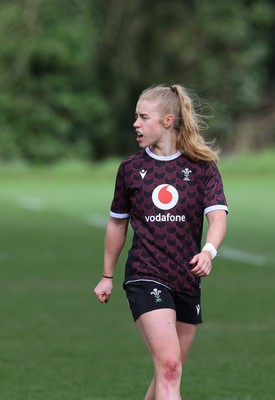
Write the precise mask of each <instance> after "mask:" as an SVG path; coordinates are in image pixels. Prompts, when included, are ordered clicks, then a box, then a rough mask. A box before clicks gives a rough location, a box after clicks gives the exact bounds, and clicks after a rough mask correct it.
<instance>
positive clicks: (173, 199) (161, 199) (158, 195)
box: [152, 183, 179, 210]
mask: <svg viewBox="0 0 275 400" xmlns="http://www.w3.org/2000/svg"><path fill="white" fill-rule="evenodd" d="M152 200H153V203H154V204H155V206H156V207H158V208H159V209H160V210H170V209H171V208H173V207H175V205H176V204H177V202H178V200H179V194H178V191H177V189H175V188H174V186H171V185H168V184H166V183H165V184H163V185H159V186H157V187H156V188H155V189H154V191H153V193H152Z"/></svg>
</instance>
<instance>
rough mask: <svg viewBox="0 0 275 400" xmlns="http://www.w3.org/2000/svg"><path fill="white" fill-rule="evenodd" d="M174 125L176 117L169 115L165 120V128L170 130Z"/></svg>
mask: <svg viewBox="0 0 275 400" xmlns="http://www.w3.org/2000/svg"><path fill="white" fill-rule="evenodd" d="M173 124H174V115H173V114H168V115H166V117H165V118H164V122H163V126H164V128H166V129H168V128H170V127H171V126H172V125H173Z"/></svg>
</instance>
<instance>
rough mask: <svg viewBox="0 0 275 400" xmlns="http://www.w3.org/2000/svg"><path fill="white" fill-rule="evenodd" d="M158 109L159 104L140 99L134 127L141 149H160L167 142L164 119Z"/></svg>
mask: <svg viewBox="0 0 275 400" xmlns="http://www.w3.org/2000/svg"><path fill="white" fill-rule="evenodd" d="M158 108H159V107H158V103H157V102H155V101H149V100H142V99H140V100H139V101H138V103H137V107H136V120H135V123H134V125H133V126H134V128H135V131H136V134H137V142H138V144H139V146H140V147H141V148H145V147H149V146H153V147H154V146H155V147H159V145H161V143H162V142H164V141H166V140H167V134H166V129H165V127H164V118H163V116H161V114H160V113H159V111H158Z"/></svg>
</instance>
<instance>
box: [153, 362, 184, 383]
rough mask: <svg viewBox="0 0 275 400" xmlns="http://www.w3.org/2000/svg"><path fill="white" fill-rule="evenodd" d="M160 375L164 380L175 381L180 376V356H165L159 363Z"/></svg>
mask: <svg viewBox="0 0 275 400" xmlns="http://www.w3.org/2000/svg"><path fill="white" fill-rule="evenodd" d="M159 370H160V373H161V375H162V376H163V378H164V379H165V380H166V381H169V382H172V381H177V380H179V379H180V378H181V372H182V366H181V361H180V357H171V356H170V357H169V356H168V357H166V358H164V359H162V360H161V363H160V365H159Z"/></svg>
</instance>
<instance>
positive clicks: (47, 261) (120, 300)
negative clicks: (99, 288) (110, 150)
mask: <svg viewBox="0 0 275 400" xmlns="http://www.w3.org/2000/svg"><path fill="white" fill-rule="evenodd" d="M117 165H118V163H117V162H116V161H113V162H109V163H105V164H102V165H100V164H99V165H96V166H92V167H88V166H81V165H78V164H69V165H65V164H64V165H62V166H58V167H55V168H51V169H49V168H39V169H32V168H27V167H22V166H16V165H13V166H9V167H7V166H6V167H4V166H2V167H0V223H1V225H0V233H1V236H0V263H1V269H0V285H1V307H0V317H1V329H0V346H1V348H0V399H1V400H65V399H66V400H103V399H104V400H123V399H125V400H126V399H127V400H141V399H142V398H143V395H144V392H145V390H146V387H147V385H148V384H149V381H150V379H151V374H152V366H151V362H150V359H149V357H148V355H147V352H146V350H145V348H144V346H143V343H142V341H141V339H140V338H139V335H138V333H137V331H136V328H135V325H134V323H133V322H132V319H131V316H130V313H129V310H128V305H127V302H126V300H125V296H124V292H123V289H122V287H121V283H122V279H123V268H124V261H125V257H126V250H125V251H124V253H123V254H122V257H121V259H120V262H119V265H118V266H117V271H116V276H115V280H114V283H115V289H114V293H113V296H112V299H111V301H110V303H108V305H106V304H104V305H101V304H99V303H98V302H97V301H96V299H95V297H94V296H93V295H92V289H93V287H94V286H95V285H96V283H97V281H98V280H99V278H100V276H101V270H102V253H103V237H104V226H105V221H106V217H107V215H108V212H109V204H110V201H111V198H112V192H113V184H114V182H113V181H114V177H115V172H116V167H117ZM220 170H221V171H222V174H223V179H224V186H225V191H226V195H227V198H228V202H229V207H230V215H229V218H228V235H227V238H226V240H225V242H224V245H223V247H222V249H221V251H220V256H219V257H218V258H217V259H216V260H215V262H214V269H213V272H212V275H211V276H210V277H209V278H207V279H206V280H204V281H203V312H204V321H205V322H204V324H203V325H202V326H201V327H200V328H199V331H198V335H197V338H196V341H195V343H194V345H193V348H192V350H191V353H190V357H189V360H188V362H187V365H186V368H185V371H184V378H183V383H182V393H183V399H184V400H274V398H275V381H274V372H275V339H274V338H275V313H274V305H275V290H274V282H275V261H274V258H275V243H274V237H275V212H274V204H275V152H272V151H268V152H265V153H261V154H257V155H256V154H254V155H247V156H242V157H241V156H238V157H237V156H236V157H234V158H233V157H230V158H228V159H224V160H222V162H221V163H220ZM129 244H130V238H129V241H128V246H129ZM128 246H126V247H128Z"/></svg>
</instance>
